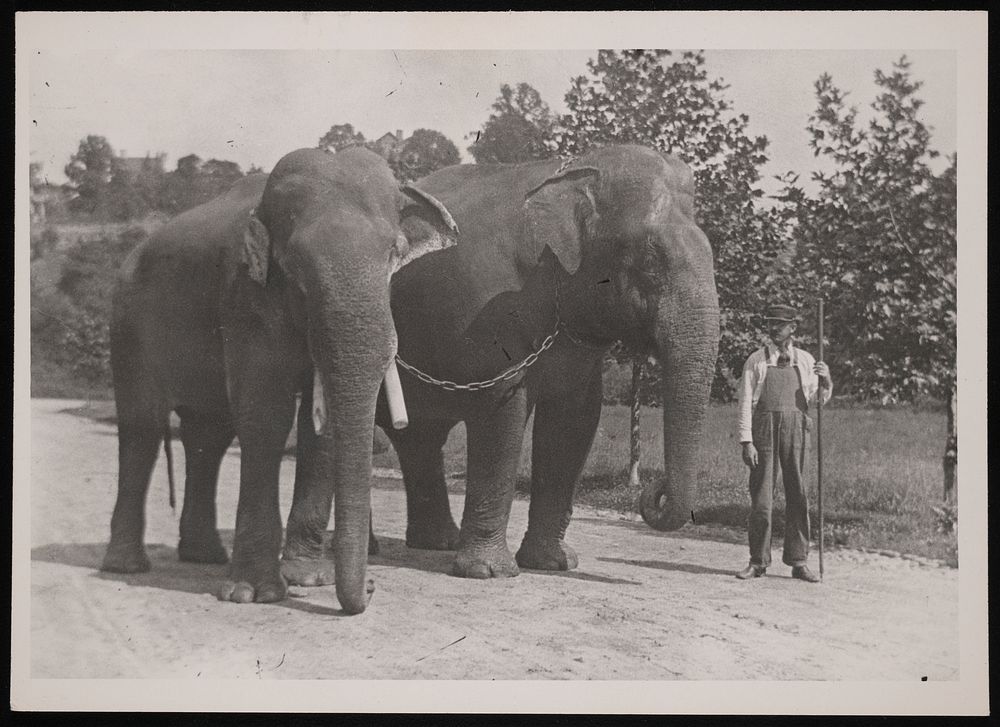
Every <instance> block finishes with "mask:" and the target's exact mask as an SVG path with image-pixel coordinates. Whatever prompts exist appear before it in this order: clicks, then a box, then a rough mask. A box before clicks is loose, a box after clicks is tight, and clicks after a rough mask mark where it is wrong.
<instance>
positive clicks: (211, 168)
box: [158, 154, 244, 214]
mask: <svg viewBox="0 0 1000 727" xmlns="http://www.w3.org/2000/svg"><path fill="white" fill-rule="evenodd" d="M243 176H244V175H243V171H242V170H241V169H240V165H239V164H237V163H236V162H230V161H226V160H223V159H209V160H208V161H206V162H202V160H201V158H200V157H199V156H198V155H196V154H188V155H187V156H183V157H181V158H180V159H178V160H177V168H176V169H175V170H174V171H172V172H170V173H169V174H167V175H166V177H165V179H164V180H163V184H162V189H163V192H162V194H161V195H160V203H159V205H158V207H159V208H160V209H162V210H163V211H164V212H167V213H169V214H177V213H178V212H183V211H184V210H187V209H191V208H192V207H195V206H197V205H199V204H203V203H205V202H207V201H209V200H210V199H212V198H213V197H217V196H219V195H220V194H222V193H223V192H225V191H226V190H227V189H229V188H230V187H231V186H232V185H233V184H234V183H235V182H236V181H237V180H238V179H241V178H242V177H243Z"/></svg>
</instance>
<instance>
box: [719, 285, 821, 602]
mask: <svg viewBox="0 0 1000 727" xmlns="http://www.w3.org/2000/svg"><path fill="white" fill-rule="evenodd" d="M799 320H800V319H799V316H798V313H797V311H796V310H795V309H794V308H792V307H791V306H787V305H772V306H769V307H768V308H767V310H766V311H765V312H764V325H765V326H766V328H767V332H768V335H769V336H770V339H771V341H770V343H768V344H767V345H765V346H764V347H763V348H760V349H758V350H757V351H754V352H753V353H752V354H750V358H748V359H747V362H746V363H745V364H744V365H743V377H742V381H741V383H740V390H739V422H738V426H739V439H740V444H741V446H742V447H743V461H744V463H746V465H747V466H748V467H750V503H751V504H750V521H749V524H748V530H749V535H750V565H748V566H747V567H746V568H745V569H743V570H742V571H740V572H739V573H737V574H736V577H737V578H740V579H748V578H758V577H760V576H762V575H764V574H765V572H766V571H767V568H768V566H769V565H770V564H771V505H772V501H773V498H774V490H775V487H776V485H777V482H778V471H779V469H780V471H781V474H782V479H783V481H784V485H785V547H784V551H783V553H782V558H781V559H782V561H783V562H784V563H785V564H786V565H790V566H791V567H792V578H797V579H799V580H803V581H807V582H809V583H816V582H818V581H819V577H818V576H817V575H816V574H815V573H813V572H812V571H811V570H809V566H808V565H806V559H807V558H808V556H809V505H808V502H807V499H806V488H805V483H804V482H803V472H804V470H805V464H806V452H807V451H808V449H809V430H810V429H811V428H812V420H811V419H810V418H809V416H808V415H807V413H806V412H807V411H808V407H809V404H810V403H811V402H814V401H815V400H816V396H817V395H819V391H820V390H822V394H821V396H822V397H823V402H824V403H825V402H826V401H827V400H829V398H830V395H831V394H832V393H833V381H832V379H831V378H830V369H829V367H828V366H827V365H826V364H825V363H823V362H822V361H816V360H815V359H814V358H813V357H812V356H811V355H810V354H809V353H807V352H806V351H803V350H802V349H799V348H796V347H795V346H793V345H792V336H793V335H794V333H795V331H796V328H797V327H798V323H799Z"/></svg>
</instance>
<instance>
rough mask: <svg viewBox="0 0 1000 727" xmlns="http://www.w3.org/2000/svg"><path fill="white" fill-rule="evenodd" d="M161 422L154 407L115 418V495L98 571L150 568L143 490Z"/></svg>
mask: <svg viewBox="0 0 1000 727" xmlns="http://www.w3.org/2000/svg"><path fill="white" fill-rule="evenodd" d="M163 426H164V425H163V424H162V423H161V421H160V418H159V417H158V416H157V414H156V412H155V409H153V408H150V409H148V410H147V411H144V412H143V413H141V414H138V415H132V414H129V413H120V414H119V418H118V498H117V499H116V500H115V509H114V514H112V516H111V541H110V543H109V544H108V550H107V552H106V553H105V555H104V561H103V563H102V564H101V570H103V571H111V572H113V573H145V572H146V571H148V570H149V568H150V563H149V557H148V556H147V555H146V548H145V546H144V545H143V535H144V532H145V529H146V492H147V491H148V490H149V480H150V477H151V476H152V474H153V466H154V465H155V464H156V455H157V451H158V450H159V447H160V442H162V441H163Z"/></svg>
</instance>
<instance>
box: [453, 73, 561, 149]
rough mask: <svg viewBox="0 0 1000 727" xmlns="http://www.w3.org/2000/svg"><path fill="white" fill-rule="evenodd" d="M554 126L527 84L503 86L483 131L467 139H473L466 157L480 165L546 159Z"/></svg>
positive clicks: (547, 110) (553, 118)
mask: <svg viewBox="0 0 1000 727" xmlns="http://www.w3.org/2000/svg"><path fill="white" fill-rule="evenodd" d="M555 122H556V118H555V116H554V115H553V114H552V111H551V110H550V109H549V107H548V105H547V104H546V103H545V102H544V101H542V97H541V96H540V95H539V93H538V91H536V90H535V89H534V88H532V87H531V86H530V85H529V84H527V83H519V84H517V87H516V88H511V87H510V86H509V85H507V84H506V83H505V84H503V85H502V86H501V87H500V95H499V96H498V97H497V100H496V101H494V102H493V113H492V114H490V117H489V119H487V121H486V123H485V124H483V128H482V129H481V130H480V131H478V132H474V133H473V134H470V135H469V136H470V137H472V136H474V137H475V141H474V142H473V143H472V145H471V146H470V147H469V153H470V154H472V156H473V158H475V160H476V162H477V163H479V164H491V163H497V162H501V163H508V162H525V161H531V160H533V159H547V158H548V157H550V156H552V155H553V152H554V148H553V147H554V144H553V142H552V135H553V130H554V127H555Z"/></svg>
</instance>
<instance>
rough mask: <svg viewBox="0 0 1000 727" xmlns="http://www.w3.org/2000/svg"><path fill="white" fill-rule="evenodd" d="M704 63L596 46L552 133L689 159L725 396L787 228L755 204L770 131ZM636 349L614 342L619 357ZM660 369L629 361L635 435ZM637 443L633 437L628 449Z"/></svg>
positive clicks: (716, 387) (718, 391) (574, 142)
mask: <svg viewBox="0 0 1000 727" xmlns="http://www.w3.org/2000/svg"><path fill="white" fill-rule="evenodd" d="M704 64H705V59H704V55H703V54H702V53H701V52H694V51H686V52H683V53H681V54H680V57H679V58H675V56H674V54H673V53H672V52H671V51H669V50H627V51H611V50H604V51H600V52H599V53H598V56H597V59H596V60H591V61H589V62H588V64H587V68H588V70H589V74H588V75H584V76H579V77H577V78H576V79H574V80H573V82H572V86H571V88H570V90H569V92H568V93H567V94H566V98H565V100H566V105H567V107H568V112H567V113H566V114H565V115H563V116H562V117H561V118H560V119H559V127H558V128H557V129H556V130H555V133H554V136H555V141H556V144H557V148H558V151H559V152H560V153H561V154H564V155H570V156H575V155H579V154H582V153H584V152H585V151H587V150H588V149H590V148H591V147H594V146H598V145H602V144H612V143H629V144H642V145H645V146H649V147H652V148H654V149H658V150H660V151H662V152H666V153H670V154H674V155H675V156H677V157H679V158H680V159H682V160H683V161H685V162H686V163H687V164H689V165H690V166H691V168H692V170H693V171H694V175H695V184H696V194H697V199H696V221H697V223H698V225H699V227H701V229H702V230H703V231H704V232H705V234H706V235H707V236H708V239H709V241H710V242H711V244H712V249H713V252H714V257H715V277H716V284H717V287H718V290H719V306H720V317H721V321H720V322H721V338H720V343H719V358H718V362H717V366H716V376H715V380H714V382H713V386H712V395H713V397H714V398H717V399H722V400H730V399H732V398H733V392H734V391H735V381H736V378H737V377H738V376H739V374H740V371H741V369H742V365H743V361H744V360H745V359H746V357H747V355H748V353H749V352H750V350H752V349H753V348H754V347H755V346H757V345H759V341H758V333H757V329H756V326H754V325H753V323H754V318H753V316H754V314H755V313H757V312H758V311H759V310H761V308H762V307H763V306H764V305H765V303H766V301H767V299H768V298H769V297H770V296H771V294H772V293H771V289H770V288H768V286H767V283H768V282H769V281H770V279H771V278H772V277H773V276H774V275H775V270H776V269H777V268H778V263H779V261H780V260H781V256H782V254H783V253H785V252H786V248H787V245H788V237H787V234H786V223H785V220H784V219H783V218H782V217H781V216H780V215H778V214H776V213H774V212H772V211H769V210H767V209H762V208H761V207H760V206H759V205H758V204H757V201H758V199H759V198H760V197H761V196H762V194H763V193H762V192H761V190H760V189H758V188H757V187H756V186H755V185H756V184H757V182H758V181H759V179H760V172H759V169H760V167H761V166H762V165H763V164H764V163H765V162H766V161H767V156H766V153H765V152H766V150H767V143H768V142H767V139H766V138H765V137H763V136H757V137H754V136H751V135H750V134H749V132H748V129H747V126H748V123H749V118H748V117H747V116H746V115H745V114H738V115H737V114H735V113H734V112H733V110H732V108H731V106H730V103H729V102H728V101H727V100H726V98H725V97H724V95H723V94H724V91H725V89H726V88H727V86H726V85H725V84H724V83H723V82H722V80H721V79H709V77H708V72H707V71H706V70H705V68H704ZM633 355H634V354H633V353H632V352H630V351H628V350H627V349H624V348H619V349H618V353H617V356H618V357H619V360H620V361H627V360H631V359H632V357H633ZM659 379H660V370H659V366H658V365H657V364H655V363H652V362H646V363H645V364H641V363H639V362H638V361H636V362H634V363H633V381H634V382H636V384H637V386H633V391H634V394H633V401H632V411H633V422H632V428H631V431H632V437H633V439H635V438H636V437H637V436H638V421H637V415H638V406H637V399H636V397H639V398H641V399H643V400H645V401H649V402H650V403H655V402H656V401H657V398H656V396H655V394H654V391H653V390H652V388H651V387H650V386H649V385H650V384H654V383H655V382H657V381H659ZM636 445H637V442H635V441H633V447H632V451H633V452H636V451H637V446H636ZM633 456H634V455H633ZM632 469H633V471H635V463H634V462H633V463H632Z"/></svg>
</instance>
